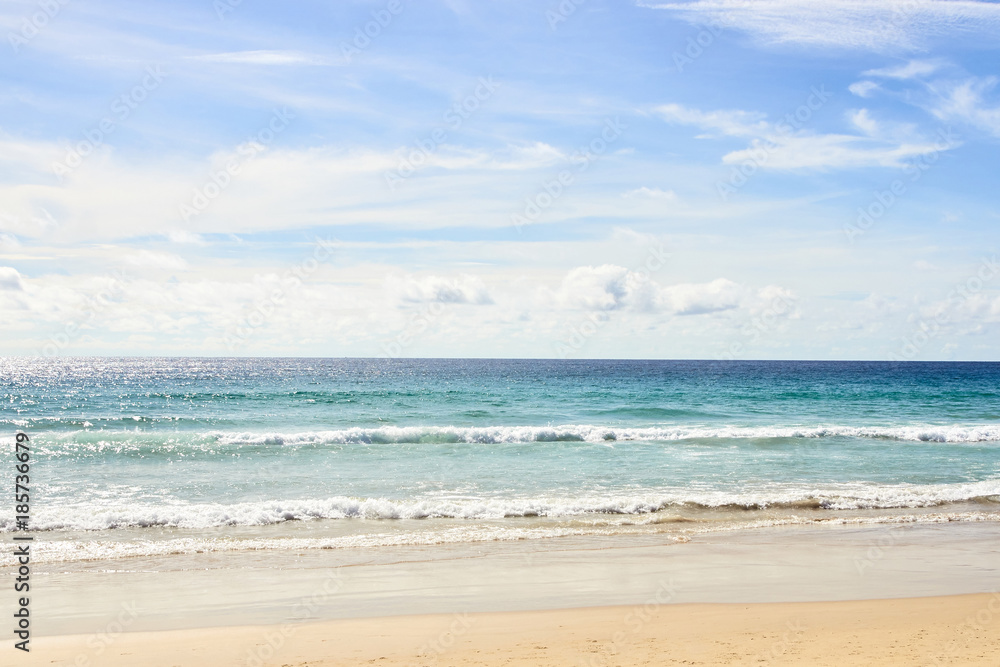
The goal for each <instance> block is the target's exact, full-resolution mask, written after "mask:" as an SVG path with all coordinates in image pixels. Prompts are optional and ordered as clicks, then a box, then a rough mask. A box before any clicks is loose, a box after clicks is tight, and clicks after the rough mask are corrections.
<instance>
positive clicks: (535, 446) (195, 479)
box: [0, 358, 1000, 562]
mask: <svg viewBox="0 0 1000 667" xmlns="http://www.w3.org/2000/svg"><path fill="white" fill-rule="evenodd" d="M0 382H2V402H0V406H2V407H0V420H2V423H3V429H2V430H3V431H5V433H3V441H4V444H5V447H4V453H3V455H2V457H0V463H2V465H3V469H5V470H10V469H12V466H13V457H12V454H11V452H12V449H13V445H12V443H13V440H14V435H15V433H16V432H18V431H24V432H25V433H27V434H28V435H29V436H30V438H31V443H32V447H33V457H34V461H33V469H32V476H31V485H32V490H33V492H32V516H31V528H32V530H34V531H36V534H37V535H38V536H39V543H38V554H39V555H38V557H39V558H41V559H42V560H49V561H53V562H72V561H87V560H88V559H97V558H100V559H108V558H128V557H135V556H154V555H162V554H185V553H206V552H212V553H215V552H218V553H223V552H227V551H245V550H256V549H277V550H280V549H288V550H299V551H301V550H306V549H313V548H316V549H319V548H322V549H337V548H342V547H343V548H346V547H366V548H373V549H377V548H379V547H385V546H393V545H401V544H426V545H432V544H443V543H456V542H479V541H481V542H489V541H497V540H533V539H541V540H544V539H557V538H559V537H562V536H566V535H599V536H605V537H606V538H607V539H614V537H615V536H616V535H636V534H640V535H644V534H662V535H663V536H664V537H665V538H669V539H676V540H678V541H685V540H689V539H691V538H692V537H693V536H696V535H698V534H699V533H700V532H705V531H719V530H755V529H760V528H762V527H767V526H774V525H785V524H797V523H803V524H805V523H809V524H815V523H817V522H828V523H863V522H881V523H894V522H914V521H927V522H939V521H997V520H1000V364H996V363H891V362H885V363H881V362H805V361H802V362H777V361H593V360H590V361H566V360H562V361H556V360H490V359H466V360H462V359H413V360H407V359H398V360H393V359H209V358H135V359H129V358H123V359H116V358H70V359H37V358H5V359H3V360H2V361H0ZM0 512H2V513H0V531H4V532H9V531H11V530H13V528H14V517H13V508H12V507H10V506H9V505H8V506H5V507H3V509H2V511H0Z"/></svg>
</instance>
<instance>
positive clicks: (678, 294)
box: [660, 278, 747, 315]
mask: <svg viewBox="0 0 1000 667" xmlns="http://www.w3.org/2000/svg"><path fill="white" fill-rule="evenodd" d="M746 296H747V292H746V290H745V289H744V288H743V287H741V286H740V285H738V284H736V283H734V282H733V281H732V280H727V279H725V278H717V279H716V280H713V281H712V282H710V283H704V284H700V285H699V284H693V283H685V284H682V285H672V286H670V287H665V288H663V290H662V291H661V293H660V301H661V303H663V304H665V305H666V306H667V308H668V309H669V310H670V311H672V312H673V313H674V314H676V315H703V314H705V313H716V312H719V311H721V310H731V309H733V308H738V307H739V306H740V303H741V302H742V301H743V300H744V299H745V298H746Z"/></svg>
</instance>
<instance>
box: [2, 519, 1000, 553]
mask: <svg viewBox="0 0 1000 667" xmlns="http://www.w3.org/2000/svg"><path fill="white" fill-rule="evenodd" d="M650 519H651V520H646V521H637V522H621V523H618V524H609V523H606V522H604V523H599V522H595V523H592V524H590V525H556V526H534V527H517V526H509V525H508V526H504V525H488V524H481V523H480V524H472V525H463V526H457V527H448V528H443V529H436V530H426V531H404V532H376V533H365V534H356V535H337V536H329V537H305V538H303V537H290V536H289V537H264V536H257V537H222V536H205V535H200V536H191V537H173V538H167V539H156V540H151V539H125V540H109V539H107V538H101V539H97V540H86V539H83V540H81V539H73V540H45V541H41V542H37V543H36V544H35V545H34V546H33V547H32V560H33V562H36V563H39V564H45V563H74V562H85V561H109V560H120V559H124V558H137V557H146V558H150V557H154V558H155V557H165V556H178V555H195V554H208V553H229V552H250V551H275V552H288V551H295V552H298V553H300V554H301V552H302V551H306V550H313V549H351V548H373V547H398V546H436V545H447V544H462V543H475V542H512V541H524V540H540V539H548V538H560V537H588V536H630V535H631V536H648V535H658V536H660V539H661V540H665V541H667V542H673V543H675V544H683V543H686V542H690V541H691V540H692V539H693V538H694V537H696V536H698V535H704V534H708V533H719V532H734V531H743V530H754V529H762V528H776V527H783V526H789V527H791V526H803V525H807V526H823V525H827V526H853V527H863V526H875V525H885V524H894V525H914V524H936V523H950V522H1000V512H981V511H978V512H977V511H973V512H928V513H923V514H904V515H898V514H896V515H893V514H886V515H881V516H841V517H833V518H823V519H816V518H812V517H801V516H785V517H780V518H776V517H772V518H756V519H752V520H748V521H731V522H726V523H721V522H697V521H689V520H685V521H669V522H661V521H657V520H655V519H656V517H655V516H654V517H650ZM14 564H15V558H14V557H13V556H12V555H10V554H7V553H3V554H0V567H9V566H12V565H14Z"/></svg>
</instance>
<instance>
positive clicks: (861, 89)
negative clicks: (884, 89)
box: [847, 81, 879, 97]
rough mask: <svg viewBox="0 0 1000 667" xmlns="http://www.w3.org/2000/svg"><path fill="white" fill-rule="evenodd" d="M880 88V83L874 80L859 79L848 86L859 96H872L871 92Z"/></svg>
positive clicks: (848, 88)
mask: <svg viewBox="0 0 1000 667" xmlns="http://www.w3.org/2000/svg"><path fill="white" fill-rule="evenodd" d="M878 89H879V85H878V84H877V83H875V82H874V81H858V82H856V83H852V84H851V85H849V86H848V87H847V90H849V91H851V93H853V94H854V95H857V96H858V97H871V94H872V93H874V92H875V91H876V90H878Z"/></svg>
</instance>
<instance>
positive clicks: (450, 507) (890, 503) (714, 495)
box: [0, 480, 1000, 532]
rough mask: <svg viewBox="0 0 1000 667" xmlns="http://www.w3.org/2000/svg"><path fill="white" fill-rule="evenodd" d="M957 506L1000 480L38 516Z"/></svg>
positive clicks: (992, 496) (555, 513)
mask: <svg viewBox="0 0 1000 667" xmlns="http://www.w3.org/2000/svg"><path fill="white" fill-rule="evenodd" d="M955 503H981V504H985V505H989V506H992V505H994V504H996V503H1000V480H988V481H982V482H970V483H963V484H931V485H910V484H899V485H863V484H843V485H830V486H829V487H827V488H822V489H816V488H776V489H771V490H758V491H750V492H745V493H732V492H725V491H712V492H692V491H685V490H678V491H671V492H647V493H642V494H636V495H628V496H625V495H622V496H608V497H595V496H589V497H580V498H571V497H550V496H544V497H536V498H460V499H440V498H435V499H387V498H348V497H344V496H336V497H331V498H324V499H306V500H283V501H277V500H275V501H261V502H244V503H233V504H221V503H179V502H176V501H175V502H173V503H172V504H155V505H154V504H148V503H143V502H131V501H119V502H118V503H117V504H115V502H114V501H109V502H108V503H107V504H102V505H101V506H100V507H96V506H94V505H91V504H70V505H65V506H62V507H53V506H51V505H47V506H43V507H40V508H39V510H38V512H37V513H36V514H35V515H34V516H33V517H32V524H31V527H32V529H33V530H36V531H67V530H79V531H93V530H109V529H120V528H150V527H170V528H212V527H219V526H266V525H271V524H278V523H283V522H287V521H310V520H316V519H340V520H343V519H372V520H398V519H463V520H498V519H511V518H526V517H551V518H567V517H580V516H588V515H648V514H657V513H660V512H664V511H669V510H672V511H684V510H688V511H698V510H714V511H731V512H745V511H748V510H767V509H785V510H793V511H806V510H885V509H895V508H927V507H938V506H943V505H949V504H955ZM14 528H15V524H14V519H13V517H6V518H2V519H0V532H10V531H11V530H13V529H14Z"/></svg>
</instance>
